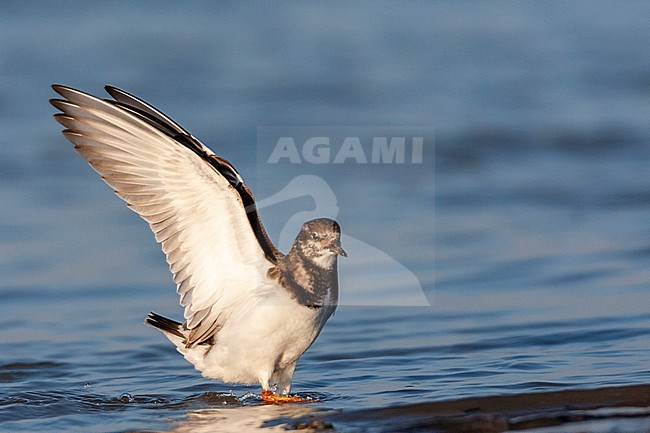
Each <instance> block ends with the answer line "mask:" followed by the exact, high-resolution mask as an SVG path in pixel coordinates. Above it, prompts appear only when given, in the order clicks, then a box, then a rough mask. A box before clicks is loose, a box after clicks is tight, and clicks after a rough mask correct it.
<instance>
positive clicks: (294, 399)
mask: <svg viewBox="0 0 650 433" xmlns="http://www.w3.org/2000/svg"><path fill="white" fill-rule="evenodd" d="M262 400H264V402H265V403H299V402H303V401H305V400H304V399H303V398H301V397H298V396H297V395H279V394H276V393H274V392H273V391H269V390H264V389H263V390H262Z"/></svg>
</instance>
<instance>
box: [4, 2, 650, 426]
mask: <svg viewBox="0 0 650 433" xmlns="http://www.w3.org/2000/svg"><path fill="white" fill-rule="evenodd" d="M649 9H650V3H647V2H626V3H625V7H621V5H620V3H618V2H598V1H589V2H586V1H585V2H580V1H578V2H571V3H568V4H564V3H549V2H435V3H434V2H409V3H401V2H379V3H375V2H363V1H362V2H354V3H346V2H335V3H330V2H328V3H295V2H294V3H275V2H273V3H257V2H256V3H253V2H251V3H244V2H237V3H215V2H192V3H177V2H155V3H154V2H138V3H134V2H55V3H40V2H3V3H2V4H1V5H0V11H1V13H0V40H2V43H1V44H0V132H1V134H0V275H2V278H0V329H2V333H1V337H0V383H1V386H0V431H11V432H16V431H34V432H42V431H84V432H93V431H98V432H99V431H145V430H146V431H152V430H153V431H157V430H174V431H179V432H181V431H245V430H246V429H252V430H254V429H256V428H258V427H260V426H266V427H267V429H270V430H273V429H282V428H283V425H284V423H283V421H282V420H283V419H290V418H293V417H297V416H304V415H307V414H310V413H316V412H322V411H328V410H350V409H360V408H368V407H384V406H392V405H395V404H412V403H418V402H423V401H432V400H439V401H442V400H450V399H457V398H463V397H470V396H483V395H495V394H514V393H519V392H531V391H549V390H561V389H574V388H598V387H604V386H614V385H631V384H647V383H649V382H650V369H649V367H648V366H649V365H650V308H649V307H650V291H649V288H650V286H649V285H650V266H649V265H650V177H649V176H648V173H649V169H650V146H649V145H648V144H649V142H650V141H649V139H650V123H649V122H648V119H649V118H650V51H649V50H648V49H647V41H648V40H649V38H650V27H648V25H647V17H648V16H650V10H649ZM52 83H61V84H67V85H70V86H73V87H78V88H81V89H83V90H86V91H89V92H91V93H96V94H99V93H101V92H102V86H103V85H104V84H113V85H116V86H118V87H122V88H125V89H126V90H128V91H130V92H133V93H135V94H137V95H139V96H141V97H142V98H144V99H146V100H148V101H150V102H151V103H153V104H154V105H156V106H158V107H159V108H161V109H162V110H163V111H165V112H166V113H167V114H169V115H170V116H171V117H173V118H174V119H176V120H177V121H178V122H179V123H181V124H182V125H183V126H184V127H185V128H187V129H188V130H190V131H191V132H192V133H193V134H194V135H195V136H197V137H198V138H199V139H201V140H202V141H203V142H204V143H206V144H207V145H208V146H210V147H211V148H212V149H213V150H215V151H216V152H217V153H218V154H220V155H223V156H224V157H226V158H227V159H229V160H230V161H232V162H233V163H234V164H235V165H236V166H237V167H238V169H239V171H240V172H241V174H242V175H243V176H244V178H245V179H246V181H247V183H248V184H249V185H250V186H251V188H252V189H253V191H254V192H255V194H256V196H257V198H258V199H259V200H260V201H262V200H264V199H268V198H269V197H273V196H274V195H276V194H279V193H281V194H280V196H279V197H280V198H281V200H279V201H277V202H275V203H272V201H267V202H266V206H264V207H263V208H262V209H261V213H262V217H263V219H264V222H265V224H266V227H267V229H268V230H269V232H270V234H271V237H272V238H273V239H274V240H275V241H276V242H277V243H278V244H280V245H281V246H282V245H286V243H287V242H289V243H290V242H291V238H292V236H295V230H296V228H295V227H296V224H298V226H299V224H300V220H301V219H302V220H305V219H308V217H313V216H314V214H315V213H322V214H326V215H328V216H330V215H331V216H335V217H336V218H337V219H338V220H339V221H340V223H341V225H342V227H343V231H344V234H345V236H346V237H345V238H344V247H346V245H348V246H349V249H350V251H348V252H349V253H350V257H349V258H348V260H347V261H345V260H342V263H341V281H342V292H343V293H342V298H341V299H342V303H341V306H340V307H339V309H338V311H337V312H336V314H335V315H334V316H333V317H332V318H331V319H330V321H329V323H328V324H327V326H326V327H325V328H324V330H323V332H322V334H321V336H320V337H319V339H318V340H317V341H316V343H315V344H314V345H313V347H312V348H311V349H310V350H309V351H308V352H307V353H306V354H305V355H304V356H303V358H302V359H301V362H300V364H299V366H298V369H297V371H296V374H295V376H294V383H293V386H294V390H295V391H296V392H299V393H302V394H303V395H305V396H309V397H311V398H313V399H314V400H316V402H315V403H311V404H307V405H286V406H264V405H260V404H259V400H258V398H257V396H256V395H255V393H258V392H259V390H258V389H257V388H256V387H244V386H237V385H232V384H222V383H219V382H216V381H209V380H207V379H204V378H202V377H201V376H200V374H199V373H198V372H196V371H195V370H194V369H193V367H192V366H191V365H190V364H188V363H187V362H186V361H184V360H183V359H182V357H181V356H180V355H179V354H178V353H176V352H175V350H174V349H173V348H172V347H171V345H170V344H169V343H168V342H167V341H166V340H165V339H164V338H163V337H162V335H160V334H159V333H157V332H156V331H155V330H152V329H150V328H147V327H145V326H144V325H143V324H142V321H143V318H144V317H145V316H146V314H147V313H148V312H149V311H151V310H153V311H156V312H158V313H160V314H163V315H166V316H169V317H173V318H176V319H179V318H180V317H181V316H182V311H181V308H180V306H178V298H177V295H176V294H175V292H174V289H175V287H174V285H173V283H172V281H171V276H170V275H169V272H168V270H167V266H166V264H165V261H164V256H163V254H162V253H161V252H160V250H159V247H158V246H157V245H156V243H155V241H154V239H153V236H152V235H151V234H150V232H149V230H148V228H147V226H146V224H145V223H144V222H143V221H142V220H140V219H139V218H138V217H137V215H135V214H133V213H131V212H130V211H129V210H128V209H126V207H125V206H124V205H123V204H122V203H121V201H120V200H119V199H118V198H117V197H115V196H114V195H113V194H112V193H111V191H110V189H109V188H107V187H106V186H105V185H104V184H103V183H102V182H101V181H100V179H99V177H98V176H97V175H96V174H95V173H94V172H92V170H91V169H90V168H89V167H88V166H87V164H86V163H85V162H84V161H83V160H82V159H81V158H79V157H78V156H77V155H76V154H75V153H74V151H73V150H72V147H71V145H70V144H69V143H68V142H67V141H66V140H65V139H64V138H63V137H62V136H61V134H60V132H59V131H60V127H59V125H58V124H56V122H54V121H53V120H52V118H51V115H52V114H53V112H54V109H53V108H52V107H51V106H49V104H48V103H47V100H48V99H49V98H52V97H54V96H55V95H54V93H53V92H52V91H51V89H50V88H49V85H50V84H52ZM309 128H313V129H309ZM346 128H347V129H346ZM391 128H393V129H391ZM311 131H320V133H321V134H322V135H327V136H329V137H331V138H332V141H331V143H330V147H331V151H332V152H333V154H334V153H336V152H337V151H338V150H340V148H341V146H342V143H343V140H344V139H345V137H348V136H355V135H357V136H358V137H361V138H360V142H361V141H363V146H365V147H364V151H365V152H367V158H368V160H369V162H367V163H365V164H364V163H362V162H360V161H359V160H358V159H356V158H352V157H351V158H348V159H346V160H345V161H343V163H340V164H338V163H334V162H333V161H331V160H330V161H327V163H325V164H320V165H318V164H310V163H308V162H305V161H302V160H301V163H300V164H295V163H293V164H292V163H291V162H290V161H288V160H283V161H281V162H279V163H277V164H276V163H270V162H269V156H270V155H271V152H272V150H273V144H274V142H275V141H274V139H273V137H275V136H274V135H273V133H278V134H280V135H282V134H284V135H288V136H296V137H298V136H300V134H307V135H309V134H310V133H311ZM391 131H398V132H396V134H404V135H408V134H411V135H418V136H422V137H424V155H423V159H422V161H421V162H419V163H413V162H412V161H409V160H407V161H405V162H404V163H402V164H398V163H396V162H395V161H383V160H382V162H381V163H377V164H373V163H371V162H370V159H371V156H370V151H371V144H370V143H371V140H372V136H373V135H382V134H390V133H391ZM270 137H271V138H270ZM299 144H301V142H300V141H299ZM332 159H333V157H332ZM301 176H302V177H301ZM296 179H298V181H296ZM292 181H295V182H293V183H292ZM289 186H291V188H289ZM287 188H288V189H287ZM276 197H278V196H277V195H276ZM303 217H304V218H303ZM283 248H284V249H285V250H286V246H283ZM346 248H348V247H346ZM249 393H252V394H249ZM337 428H339V429H340V430H341V431H345V426H337Z"/></svg>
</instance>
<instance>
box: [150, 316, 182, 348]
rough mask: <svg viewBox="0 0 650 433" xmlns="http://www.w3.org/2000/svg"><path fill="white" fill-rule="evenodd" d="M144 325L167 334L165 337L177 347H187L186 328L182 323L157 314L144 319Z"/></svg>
mask: <svg viewBox="0 0 650 433" xmlns="http://www.w3.org/2000/svg"><path fill="white" fill-rule="evenodd" d="M144 323H146V324H147V325H151V326H153V327H154V328H156V329H158V330H159V331H162V333H163V334H165V337H167V338H169V341H171V342H172V343H174V344H175V345H176V347H179V348H180V347H184V346H185V342H186V339H185V333H184V332H185V331H186V329H185V326H183V324H182V323H179V322H177V321H175V320H172V319H168V318H166V317H163V316H161V315H159V314H156V313H153V312H151V313H149V314H148V315H147V317H146V319H144Z"/></svg>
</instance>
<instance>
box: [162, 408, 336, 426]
mask: <svg viewBox="0 0 650 433" xmlns="http://www.w3.org/2000/svg"><path fill="white" fill-rule="evenodd" d="M323 412H324V411H323V410H322V409H318V408H315V407H313V406H309V405H305V404H291V405H261V406H242V407H237V408H223V409H221V408H219V409H202V410H196V411H191V412H189V413H188V414H187V416H186V418H185V419H184V420H182V421H180V422H178V423H177V424H176V427H175V428H174V429H172V430H171V431H172V432H175V433H201V432H211V433H213V432H214V433H218V432H227V433H231V432H242V433H246V432H257V431H259V430H260V429H262V428H263V429H264V431H265V432H276V431H277V432H280V431H286V430H287V426H289V425H291V426H294V428H297V427H300V429H301V430H302V429H306V431H311V429H309V427H310V424H309V423H310V420H309V417H310V416H311V415H314V414H316V413H323ZM298 419H300V421H298ZM319 422H321V421H315V422H314V426H316V425H317V423H319Z"/></svg>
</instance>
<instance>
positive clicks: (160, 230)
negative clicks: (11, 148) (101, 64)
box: [51, 86, 281, 346]
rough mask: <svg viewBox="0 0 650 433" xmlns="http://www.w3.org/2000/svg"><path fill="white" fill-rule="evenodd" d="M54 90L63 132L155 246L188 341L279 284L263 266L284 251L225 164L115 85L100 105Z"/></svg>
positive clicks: (64, 90)
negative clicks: (169, 278)
mask: <svg viewBox="0 0 650 433" xmlns="http://www.w3.org/2000/svg"><path fill="white" fill-rule="evenodd" d="M53 88H54V90H55V91H56V92H57V93H59V94H60V95H61V96H62V97H63V98H65V100H61V99H54V100H52V101H51V102H52V105H54V106H55V107H56V108H58V109H59V110H60V111H61V113H58V114H56V115H55V118H56V120H57V121H58V122H59V123H61V124H62V125H63V126H64V127H65V128H66V129H65V130H64V131H63V134H64V135H65V136H66V137H67V138H68V139H69V140H70V141H71V142H72V143H73V144H74V145H75V150H76V151H77V152H78V153H79V154H80V155H81V156H82V157H84V158H85V159H86V160H87V161H88V162H89V163H90V165H91V166H92V168H93V169H94V170H95V171H97V172H98V173H99V174H100V175H101V176H102V178H103V179H104V181H105V182H106V183H108V184H109V185H110V186H111V187H112V188H113V189H114V190H115V192H116V194H117V195H118V196H119V197H121V198H122V199H123V200H124V201H125V202H126V203H127V206H128V207H129V208H131V209H132V210H134V211H135V212H137V213H138V214H139V215H140V216H141V217H142V218H143V219H145V220H146V221H147V222H148V223H149V226H150V227H151V230H152V231H153V233H154V236H155V238H156V241H157V242H159V243H160V244H161V246H162V250H163V252H164V253H165V255H166V259H167V262H168V264H169V268H170V271H171V272H172V274H173V278H174V281H175V282H176V285H177V292H178V294H179V295H180V298H181V305H183V306H184V307H185V313H184V316H185V319H186V324H185V326H186V327H187V328H188V329H189V330H190V333H189V337H188V339H187V345H188V346H192V345H194V344H198V343H201V342H203V341H205V340H207V339H209V338H211V337H212V336H213V334H214V333H215V332H216V331H217V330H218V329H219V327H220V326H221V324H222V323H223V320H226V318H227V317H228V316H229V315H230V314H231V313H232V311H234V310H235V309H237V308H243V307H245V306H248V305H251V304H252V303H254V302H256V300H257V299H260V298H261V297H264V296H266V295H267V294H269V293H271V292H272V291H273V290H275V287H276V286H275V284H273V283H272V282H271V281H270V280H269V279H268V278H267V277H266V272H267V270H268V269H269V268H270V267H272V266H273V265H274V262H275V261H276V260H277V258H278V257H279V256H280V255H281V253H279V251H277V249H276V248H275V247H274V246H273V245H272V244H271V242H270V241H269V239H268V237H267V236H266V232H265V231H264V230H263V227H262V225H261V221H259V217H258V215H257V212H256V210H255V206H254V200H253V197H252V194H250V190H249V189H248V188H247V187H246V185H245V184H244V183H243V180H242V179H241V177H240V176H239V174H238V173H237V171H236V170H235V169H234V167H232V165H231V164H230V163H229V162H228V161H226V160H224V159H222V158H219V157H217V156H216V155H214V153H212V151H210V150H209V149H208V148H207V147H205V146H204V145H203V144H202V143H200V142H199V141H198V140H196V139H195V138H193V137H191V136H190V135H189V134H188V133H187V132H186V131H185V130H184V129H183V128H181V127H180V126H179V125H178V124H176V123H175V122H173V121H172V120H171V119H170V118H169V117H167V116H165V115H164V114H163V113H161V112H160V111H158V110H157V109H155V108H153V107H151V106H150V105H148V104H146V103H145V102H143V101H141V100H140V99H138V98H135V97H134V96H132V95H129V94H128V93H126V92H123V91H121V90H119V89H116V88H113V87H109V88H107V91H108V92H109V93H110V94H111V96H113V97H114V99H115V101H106V100H102V99H99V98H96V97H94V96H91V95H88V94H85V93H83V92H80V91H78V90H74V89H71V88H68V87H63V86H53ZM251 204H252V206H251ZM245 206H249V209H248V210H249V211H250V210H251V209H252V210H253V211H254V216H253V217H251V212H248V213H247V209H245Z"/></svg>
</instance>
